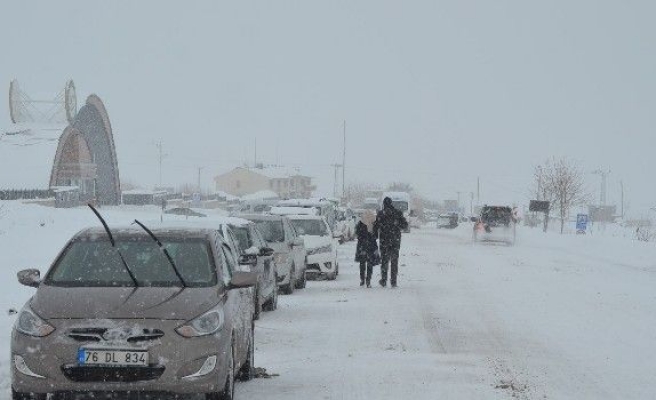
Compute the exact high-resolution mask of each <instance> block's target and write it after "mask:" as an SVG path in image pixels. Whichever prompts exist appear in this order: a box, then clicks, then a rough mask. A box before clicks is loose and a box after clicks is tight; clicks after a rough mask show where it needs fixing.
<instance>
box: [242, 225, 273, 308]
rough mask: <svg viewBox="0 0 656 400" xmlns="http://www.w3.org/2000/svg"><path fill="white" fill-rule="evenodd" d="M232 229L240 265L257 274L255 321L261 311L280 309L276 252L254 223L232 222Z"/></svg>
mask: <svg viewBox="0 0 656 400" xmlns="http://www.w3.org/2000/svg"><path fill="white" fill-rule="evenodd" d="M230 227H231V228H232V232H233V233H234V234H235V236H236V238H237V240H238V241H239V246H240V249H241V256H240V259H239V263H240V264H242V265H248V266H250V269H251V271H252V272H254V273H256V274H257V285H256V286H255V301H254V304H255V319H258V317H259V315H260V311H261V310H264V311H273V310H275V309H276V308H278V284H277V281H278V279H277V274H276V264H275V262H274V260H273V253H274V250H273V249H272V248H271V247H269V246H268V245H267V243H266V241H265V240H264V238H262V235H261V234H260V231H259V230H258V229H257V225H255V223H254V222H251V221H247V220H243V222H231V223H230Z"/></svg>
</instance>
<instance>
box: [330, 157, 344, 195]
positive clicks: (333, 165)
mask: <svg viewBox="0 0 656 400" xmlns="http://www.w3.org/2000/svg"><path fill="white" fill-rule="evenodd" d="M330 166H331V167H333V168H335V180H334V181H333V196H334V197H337V172H338V171H339V169H340V168H341V166H342V164H330Z"/></svg>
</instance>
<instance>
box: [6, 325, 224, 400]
mask: <svg viewBox="0 0 656 400" xmlns="http://www.w3.org/2000/svg"><path fill="white" fill-rule="evenodd" d="M48 322H49V323H50V324H52V325H53V326H55V328H56V330H55V332H53V333H52V334H50V335H49V336H46V337H42V338H36V337H32V336H27V335H24V334H22V333H20V332H17V331H15V330H14V332H13V333H12V351H11V375H12V388H13V389H14V390H15V391H17V392H31V393H77V392H137V393H141V392H170V393H175V394H191V393H208V392H217V391H219V390H221V389H222V387H223V383H224V382H225V380H226V377H227V372H228V366H227V365H226V364H227V360H228V356H227V354H228V352H229V351H230V338H229V337H228V335H226V334H223V333H221V332H222V331H219V333H217V334H215V335H210V336H204V337H197V338H184V337H182V336H180V335H178V334H177V333H176V332H175V328H176V327H178V326H180V325H181V324H182V323H183V322H184V321H170V320H169V321H166V320H165V321H161V320H143V319H142V320H111V321H109V322H111V324H112V325H113V326H125V327H129V328H130V329H142V328H143V329H149V330H157V331H159V332H162V333H163V335H162V336H161V337H158V338H156V339H154V340H151V339H149V340H143V341H140V342H128V341H125V342H121V343H119V342H113V343H108V342H105V341H104V339H102V337H99V338H98V339H96V340H91V341H90V340H89V339H88V338H87V339H82V338H80V337H79V336H75V335H73V336H71V332H74V331H75V330H79V329H83V328H81V327H91V326H101V325H103V326H107V323H108V321H107V320H105V321H94V320H49V321H48ZM226 328H227V327H224V330H225V329H226ZM224 336H225V337H224ZM80 348H99V349H100V348H102V349H121V350H147V351H148V354H149V365H148V366H144V367H135V366H132V367H118V366H85V365H81V364H80V363H79V361H78V358H77V357H78V350H79V349H80ZM16 356H20V358H22V360H24V365H25V366H26V367H27V368H28V369H29V371H30V372H33V374H34V375H36V376H30V375H28V374H26V373H25V372H26V370H25V368H24V367H23V365H20V364H21V363H17V362H16ZM212 356H216V365H215V367H214V368H213V369H212V370H211V371H209V372H208V373H206V374H204V375H202V376H196V377H189V376H190V375H193V374H195V373H197V372H198V371H200V370H201V367H202V366H203V364H204V363H205V362H206V360H208V358H210V357H212ZM17 364H18V365H19V366H20V367H21V370H22V372H21V371H19V369H18V368H17ZM38 376H40V377H38Z"/></svg>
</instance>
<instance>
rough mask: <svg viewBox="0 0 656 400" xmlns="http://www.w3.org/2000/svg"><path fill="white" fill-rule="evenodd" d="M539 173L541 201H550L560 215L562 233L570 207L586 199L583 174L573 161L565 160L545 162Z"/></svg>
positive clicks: (554, 159)
mask: <svg viewBox="0 0 656 400" xmlns="http://www.w3.org/2000/svg"><path fill="white" fill-rule="evenodd" d="M536 171H537V169H536ZM540 172H541V174H540V178H541V181H540V182H539V184H540V185H541V190H542V194H543V195H544V197H543V200H550V201H552V204H554V205H555V206H556V208H557V210H558V211H559V213H560V233H563V231H564V230H565V221H566V220H567V219H568V217H569V211H570V209H571V208H572V206H575V205H577V204H581V203H583V202H585V200H586V199H587V193H586V190H585V185H584V180H583V173H582V171H581V168H580V167H579V166H578V164H577V163H576V162H575V161H572V160H570V159H567V158H559V159H556V158H552V159H550V160H547V162H546V163H545V165H543V166H542V167H541V170H540Z"/></svg>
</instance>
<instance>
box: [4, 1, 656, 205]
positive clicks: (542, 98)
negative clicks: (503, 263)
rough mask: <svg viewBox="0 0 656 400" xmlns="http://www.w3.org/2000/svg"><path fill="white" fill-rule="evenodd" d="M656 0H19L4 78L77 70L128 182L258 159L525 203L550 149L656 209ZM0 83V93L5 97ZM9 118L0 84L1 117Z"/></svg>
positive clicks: (184, 177)
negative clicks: (655, 176)
mask: <svg viewBox="0 0 656 400" xmlns="http://www.w3.org/2000/svg"><path fill="white" fill-rule="evenodd" d="M654 15H656V3H654V2H651V1H622V2H618V1H597V0H595V1H593V0H588V1H550V2H526V1H487V0H479V1H449V2H447V1H425V2H420V1H413V2H400V1H398V2H389V1H373V0H372V1H357V2H356V1H330V2H326V1H322V2H319V1H293V2H292V1H275V2H272V1H262V2H250V1H248V2H247V1H240V2H234V4H227V2H216V1H194V2H179V1H176V2H172V1H169V2H165V1H138V2H136V1H111V2H100V1H74V2H73V1H56V2H53V1H37V2H34V1H20V2H17V1H15V2H3V3H2V5H1V6H0V48H1V49H2V50H1V52H2V55H3V56H2V57H1V58H0V60H1V61H0V84H1V85H4V88H8V84H9V81H10V80H11V79H13V78H17V79H18V80H19V82H20V83H21V85H22V87H23V88H24V89H25V90H26V92H28V93H38V92H44V91H45V92H47V91H50V92H53V93H56V92H58V91H59V90H60V89H62V88H63V85H64V83H65V81H66V80H67V79H69V78H72V79H74V80H75V83H76V86H77V88H78V99H79V100H80V101H81V100H82V99H84V98H86V95H88V94H90V93H92V92H93V93H96V94H98V95H99V96H100V97H101V98H102V99H103V100H104V102H105V103H106V106H107V108H108V111H109V114H110V117H111V120H112V124H113V128H114V134H115V141H116V144H117V152H118V158H119V164H120V172H121V176H122V178H123V179H126V180H130V181H133V182H137V183H141V184H143V185H146V186H152V185H154V184H157V180H158V178H157V177H158V164H157V148H156V146H155V145H154V144H155V143H156V142H157V141H159V140H160V139H161V140H163V142H164V149H165V153H166V154H167V157H166V158H165V160H164V174H165V180H164V183H165V184H180V183H183V182H191V183H193V182H195V181H196V178H197V171H198V170H197V168H198V167H203V169H202V171H201V174H202V175H201V176H202V179H203V186H205V187H209V186H210V184H211V181H210V177H211V176H214V175H216V174H219V173H221V172H225V171H227V170H229V169H230V168H232V167H234V166H236V165H239V164H242V163H243V162H244V161H245V160H246V161H249V162H252V160H253V158H254V146H253V144H254V141H255V138H256V137H257V143H258V151H257V154H258V160H259V161H261V162H264V163H276V162H279V163H283V164H287V165H295V166H300V167H302V168H303V169H304V170H305V171H308V172H309V173H310V174H312V175H314V176H315V177H316V178H317V183H318V184H319V187H320V189H321V191H322V192H323V193H326V194H332V189H333V169H332V168H331V167H330V166H329V165H330V164H332V163H335V162H341V151H342V126H341V125H342V121H343V120H346V121H347V135H348V144H347V182H354V181H374V182H381V183H384V182H389V181H406V182H409V183H411V184H413V185H414V186H415V187H416V188H418V189H419V190H420V191H421V192H422V193H423V194H425V195H427V196H430V197H433V198H437V199H446V198H455V197H456V191H462V192H466V193H469V192H472V191H475V190H476V178H477V177H479V176H480V178H481V184H482V186H481V190H482V192H481V194H482V200H483V201H512V202H517V203H523V202H525V200H526V199H528V198H529V197H530V193H529V187H530V182H531V175H532V169H533V166H535V165H537V164H538V163H540V162H542V161H543V160H544V159H545V158H547V157H549V156H568V157H571V158H574V159H577V160H579V161H580V162H581V165H582V168H583V169H584V170H585V171H586V180H587V182H588V185H589V188H590V190H591V191H592V193H593V194H595V196H598V190H599V189H598V188H599V176H596V175H592V174H590V173H587V172H590V171H592V170H594V169H597V168H600V167H603V168H610V169H611V171H612V172H611V174H610V177H609V194H608V198H609V201H610V202H613V203H617V202H618V201H619V181H620V180H622V181H623V182H624V185H625V187H626V197H627V202H628V203H629V207H630V208H629V211H630V212H631V213H633V214H634V215H643V214H645V213H646V212H647V211H646V210H647V209H648V207H650V206H653V205H656V204H654V198H655V197H656V196H655V195H656V188H655V187H654V185H653V184H651V182H650V178H651V171H652V164H653V161H652V158H653V157H652V154H653V152H654V145H655V144H656V140H654V138H653V135H654V126H655V124H654V123H655V122H656V113H654V109H656V99H655V93H656V79H655V78H654V77H655V74H654V71H656V51H654V50H655V38H656V27H655V25H654V24H653V16H654ZM4 88H3V89H2V90H6V89H4ZM8 125H9V115H8V111H7V96H0V127H2V128H5V127H7V126H8Z"/></svg>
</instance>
